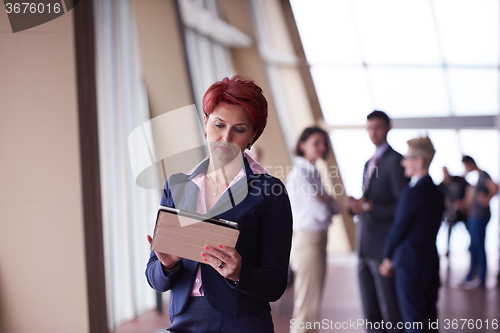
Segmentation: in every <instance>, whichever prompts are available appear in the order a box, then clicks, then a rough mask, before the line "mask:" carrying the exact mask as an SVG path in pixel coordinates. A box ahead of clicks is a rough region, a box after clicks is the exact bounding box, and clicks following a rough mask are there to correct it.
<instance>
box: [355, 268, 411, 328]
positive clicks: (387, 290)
mask: <svg viewBox="0 0 500 333" xmlns="http://www.w3.org/2000/svg"><path fill="white" fill-rule="evenodd" d="M380 263H381V262H380V261H379V260H375V259H366V258H359V262H358V279H359V287H360V292H361V300H362V303H363V312H364V314H365V319H366V321H367V322H369V323H372V324H373V325H372V326H370V325H368V332H370V333H371V332H391V333H392V332H403V330H398V329H396V326H397V324H398V322H400V321H401V315H400V313H399V308H398V302H397V299H396V292H395V288H394V279H393V278H385V277H383V276H382V275H380V273H379V271H378V269H379V266H380ZM382 320H383V321H384V322H385V323H387V322H391V323H392V329H389V330H385V329H384V330H380V329H379V330H376V329H370V327H379V326H378V325H376V323H381V322H382Z"/></svg>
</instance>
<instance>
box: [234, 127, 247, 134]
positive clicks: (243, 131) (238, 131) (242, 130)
mask: <svg viewBox="0 0 500 333" xmlns="http://www.w3.org/2000/svg"><path fill="white" fill-rule="evenodd" d="M235 131H236V133H245V129H244V128H236V129H235Z"/></svg>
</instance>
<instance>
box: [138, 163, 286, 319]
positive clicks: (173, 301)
mask: <svg viewBox="0 0 500 333" xmlns="http://www.w3.org/2000/svg"><path fill="white" fill-rule="evenodd" d="M243 160H244V166H245V172H246V177H244V178H242V179H240V180H239V181H238V182H237V183H236V184H234V185H233V186H231V187H230V190H231V191H226V192H225V193H224V194H223V195H222V196H221V198H220V199H219V200H218V201H217V203H216V204H215V205H214V207H213V208H212V209H211V210H210V211H209V212H208V214H209V215H212V216H217V217H219V218H222V219H226V220H230V221H236V222H238V223H239V230H240V236H239V238H238V242H237V244H236V247H235V248H236V250H237V251H238V253H239V254H240V255H241V258H242V259H241V271H240V280H239V282H238V283H237V284H236V285H234V283H233V282H232V281H229V280H227V279H225V278H224V277H222V276H221V275H220V274H219V273H218V272H217V271H216V270H215V269H213V268H212V267H211V266H209V265H205V264H199V263H198V262H195V261H191V260H188V259H182V260H181V264H180V266H179V268H177V269H176V270H175V271H173V272H169V273H166V274H165V273H164V272H163V270H162V267H161V263H160V261H159V260H158V258H157V257H156V255H155V253H154V252H151V256H150V259H149V262H148V264H147V268H146V277H147V280H148V283H149V284H150V286H151V287H152V288H153V289H155V290H156V291H158V292H164V291H167V290H172V295H171V298H170V306H169V309H168V313H169V315H171V316H172V315H178V314H180V313H182V311H183V310H184V308H185V306H186V304H187V301H188V299H189V297H190V295H191V290H192V287H193V283H194V279H195V277H196V272H197V269H198V265H201V277H202V283H203V292H204V295H205V298H206V300H207V302H208V304H209V305H210V306H211V307H212V308H213V309H214V310H216V311H217V312H219V313H221V314H222V315H227V316H233V317H234V316H247V315H256V314H259V313H263V312H269V311H270V309H271V308H270V306H269V302H273V301H276V300H278V299H279V298H280V297H281V295H283V293H284V291H285V289H286V285H287V276H288V273H287V272H288V261H289V256H290V247H291V240H292V211H291V208H290V202H289V200H288V195H287V193H286V189H285V186H284V185H283V183H282V182H281V181H280V180H279V179H277V178H275V177H272V176H270V175H269V174H264V173H262V174H254V173H253V172H252V169H251V168H250V166H249V163H248V161H247V159H246V158H243ZM208 163H209V160H206V161H204V162H203V163H201V164H200V165H199V167H197V168H196V170H195V171H194V172H193V173H192V174H191V175H187V174H184V173H179V174H174V175H172V176H171V177H170V178H169V179H168V180H167V182H166V183H165V187H164V190H163V197H162V200H161V204H162V205H165V206H169V207H174V201H175V203H176V205H177V207H176V208H180V209H184V210H189V211H193V212H195V211H196V205H197V198H198V192H199V188H198V186H196V184H194V183H193V182H192V181H191V179H192V178H194V177H196V176H197V175H198V174H200V173H202V172H203V173H204V172H206V169H207V167H208ZM246 190H248V194H246V196H243V200H242V201H241V202H240V203H238V202H236V206H234V207H232V202H231V200H232V198H230V199H231V200H229V199H228V193H231V192H232V193H233V194H235V195H234V196H235V197H237V195H236V194H237V192H238V191H246ZM243 193H245V192H243ZM240 197H241V196H240ZM174 198H175V199H176V200H174ZM200 254H201V253H200Z"/></svg>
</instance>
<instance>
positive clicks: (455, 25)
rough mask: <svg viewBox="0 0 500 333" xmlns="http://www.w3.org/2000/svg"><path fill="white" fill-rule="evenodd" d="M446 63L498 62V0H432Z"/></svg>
mask: <svg viewBox="0 0 500 333" xmlns="http://www.w3.org/2000/svg"><path fill="white" fill-rule="evenodd" d="M433 4H434V6H435V10H436V18H437V24H438V31H439V34H440V36H441V43H442V46H443V52H444V56H445V60H446V62H447V63H448V64H462V65H464V64H465V65H471V64H473V65H493V66H495V65H498V63H499V58H500V54H499V49H500V46H499V39H500V35H499V30H500V27H499V1H498V0H433Z"/></svg>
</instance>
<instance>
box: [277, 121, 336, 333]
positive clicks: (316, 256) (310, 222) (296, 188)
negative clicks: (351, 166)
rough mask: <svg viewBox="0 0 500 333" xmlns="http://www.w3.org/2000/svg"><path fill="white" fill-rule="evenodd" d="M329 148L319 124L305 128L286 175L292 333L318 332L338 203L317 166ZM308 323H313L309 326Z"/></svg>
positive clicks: (326, 135)
mask: <svg viewBox="0 0 500 333" xmlns="http://www.w3.org/2000/svg"><path fill="white" fill-rule="evenodd" d="M329 150H330V144H329V139H328V134H327V133H326V132H325V131H324V130H322V129H321V128H319V127H309V128H306V129H305V130H304V131H303V132H302V134H301V135H300V137H299V139H298V142H297V146H296V148H295V154H296V155H297V157H296V160H295V165H294V167H293V169H292V170H291V171H290V172H289V174H288V176H287V181H286V183H287V189H288V195H289V198H290V203H291V205H292V214H293V240H292V253H291V258H290V265H291V268H292V270H293V272H294V295H295V302H294V310H293V319H292V322H291V325H290V327H291V330H290V332H292V333H296V332H315V331H316V330H315V329H314V328H313V329H311V327H314V322H317V321H319V320H318V317H319V309H320V303H321V296H322V293H323V284H324V279H325V273H326V243H327V231H328V227H329V225H330V224H331V223H332V217H333V215H335V214H337V213H338V212H339V206H338V204H337V202H336V201H335V200H334V199H333V198H332V197H331V196H330V195H329V194H328V193H327V192H326V191H325V188H324V186H323V183H322V182H321V177H320V174H319V172H318V170H317V169H316V167H315V166H314V164H315V162H316V160H317V159H319V158H322V159H325V158H326V156H327V154H328V152H329ZM308 322H309V323H310V324H309V325H308Z"/></svg>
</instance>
